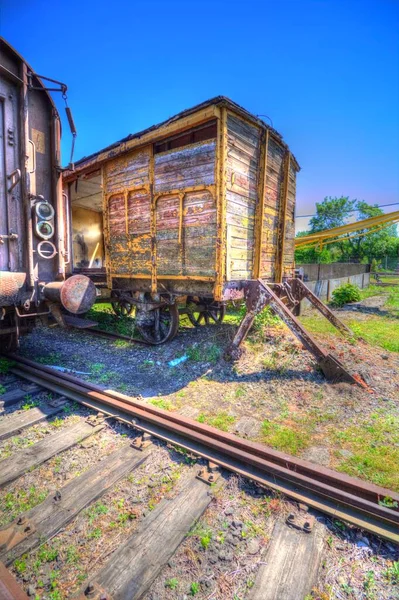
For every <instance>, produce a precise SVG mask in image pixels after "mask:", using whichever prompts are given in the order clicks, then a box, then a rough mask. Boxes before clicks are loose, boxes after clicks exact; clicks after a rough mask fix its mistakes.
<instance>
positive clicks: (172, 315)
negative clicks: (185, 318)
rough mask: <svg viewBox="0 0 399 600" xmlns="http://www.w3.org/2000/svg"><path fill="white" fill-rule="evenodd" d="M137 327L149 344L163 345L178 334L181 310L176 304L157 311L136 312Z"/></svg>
mask: <svg viewBox="0 0 399 600" xmlns="http://www.w3.org/2000/svg"><path fill="white" fill-rule="evenodd" d="M136 327H137V329H138V331H139V332H140V334H141V336H142V338H143V339H144V340H145V341H146V342H148V343H149V344H153V345H158V344H163V343H164V342H167V341H168V340H172V339H173V338H174V337H175V335H176V334H177V331H178V329H179V310H178V308H177V306H176V304H165V305H164V306H161V308H156V309H155V310H150V311H136Z"/></svg>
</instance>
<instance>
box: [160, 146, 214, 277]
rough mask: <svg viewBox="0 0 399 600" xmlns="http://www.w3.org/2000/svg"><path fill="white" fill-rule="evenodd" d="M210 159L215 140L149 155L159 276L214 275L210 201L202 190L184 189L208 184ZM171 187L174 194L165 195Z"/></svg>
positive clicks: (211, 167) (211, 174)
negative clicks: (154, 207)
mask: <svg viewBox="0 0 399 600" xmlns="http://www.w3.org/2000/svg"><path fill="white" fill-rule="evenodd" d="M215 160H216V142H215V140H207V141H205V142H201V143H197V144H191V145H189V146H184V147H183V148H177V149H174V150H169V151H166V152H162V153H159V154H156V155H155V167H154V190H155V193H156V194H157V196H158V197H157V203H156V243H157V275H159V276H161V275H162V276H164V275H175V276H178V275H180V276H187V275H189V276H198V277H203V276H206V277H214V276H215V246H216V203H215V199H214V197H213V195H212V193H211V192H210V191H209V190H207V189H203V190H201V189H199V190H198V191H195V190H194V191H189V190H190V188H202V187H207V186H213V185H214V183H215ZM171 189H173V190H178V192H177V193H172V195H171V194H170V193H168V190H171ZM179 190H181V193H179ZM163 192H165V195H162V193H163ZM181 211H182V212H181Z"/></svg>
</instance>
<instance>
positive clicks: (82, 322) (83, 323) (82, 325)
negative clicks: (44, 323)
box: [63, 315, 98, 329]
mask: <svg viewBox="0 0 399 600" xmlns="http://www.w3.org/2000/svg"><path fill="white" fill-rule="evenodd" d="M63 317H64V321H65V325H68V327H75V328H76V329H89V328H90V327H97V325H98V323H97V322H96V321H91V320H90V319H81V318H80V317H74V316H72V315H63Z"/></svg>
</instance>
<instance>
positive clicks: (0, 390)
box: [0, 384, 7, 396]
mask: <svg viewBox="0 0 399 600" xmlns="http://www.w3.org/2000/svg"><path fill="white" fill-rule="evenodd" d="M6 391H7V389H6V388H5V387H4V385H1V384H0V396H2V395H3V394H5V393H6Z"/></svg>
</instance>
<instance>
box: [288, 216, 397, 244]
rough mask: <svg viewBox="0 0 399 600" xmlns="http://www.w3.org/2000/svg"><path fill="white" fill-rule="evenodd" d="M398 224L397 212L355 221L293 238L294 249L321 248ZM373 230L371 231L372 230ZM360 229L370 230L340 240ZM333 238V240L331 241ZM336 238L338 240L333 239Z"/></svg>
mask: <svg viewBox="0 0 399 600" xmlns="http://www.w3.org/2000/svg"><path fill="white" fill-rule="evenodd" d="M398 222H399V210H397V211H395V212H391V213H386V214H384V215H378V216H376V217H369V218H368V219H363V221H357V222H356V223H348V224H347V225H341V226H340V227H333V228H332V229H325V230H324V231H318V232H317V233H311V234H309V235H304V236H302V237H297V238H295V248H302V247H303V246H317V245H319V246H320V247H322V246H323V245H326V244H332V243H334V242H337V241H342V240H347V239H350V238H351V237H362V236H364V235H368V234H370V233H374V232H375V231H378V230H379V229H382V228H383V227H386V226H387V225H392V224H394V223H398ZM372 228H373V229H372ZM360 229H371V231H367V232H365V233H361V234H355V235H351V236H347V237H345V238H340V236H342V235H344V234H346V233H353V232H355V231H359V230H360ZM332 238H333V239H332ZM335 238H338V239H335Z"/></svg>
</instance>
